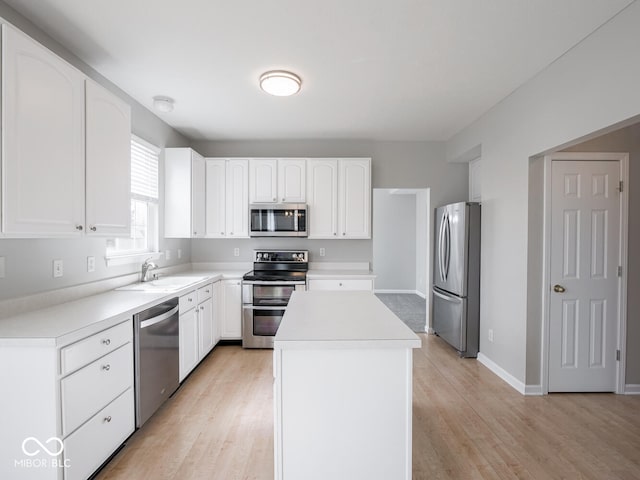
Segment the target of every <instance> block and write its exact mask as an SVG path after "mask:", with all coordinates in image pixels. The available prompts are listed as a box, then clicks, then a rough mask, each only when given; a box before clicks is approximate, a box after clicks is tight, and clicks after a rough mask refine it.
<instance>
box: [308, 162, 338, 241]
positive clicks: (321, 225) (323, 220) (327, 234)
mask: <svg viewBox="0 0 640 480" xmlns="http://www.w3.org/2000/svg"><path fill="white" fill-rule="evenodd" d="M307 203H308V205H309V238H337V235H338V160H336V159H333V158H314V159H310V160H309V161H308V163H307Z"/></svg>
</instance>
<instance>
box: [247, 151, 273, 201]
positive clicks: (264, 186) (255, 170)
mask: <svg viewBox="0 0 640 480" xmlns="http://www.w3.org/2000/svg"><path fill="white" fill-rule="evenodd" d="M277 171H278V161H277V160H276V159H275V158H252V159H251V160H249V201H250V202H251V203H275V202H277V201H278V198H277V195H278V191H277V181H278V173H277Z"/></svg>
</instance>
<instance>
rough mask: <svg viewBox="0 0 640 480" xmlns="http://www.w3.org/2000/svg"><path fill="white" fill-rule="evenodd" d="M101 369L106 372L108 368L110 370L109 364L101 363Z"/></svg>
mask: <svg viewBox="0 0 640 480" xmlns="http://www.w3.org/2000/svg"><path fill="white" fill-rule="evenodd" d="M102 369H103V370H104V371H105V372H108V371H109V370H111V365H109V364H108V363H107V364H106V365H103V366H102Z"/></svg>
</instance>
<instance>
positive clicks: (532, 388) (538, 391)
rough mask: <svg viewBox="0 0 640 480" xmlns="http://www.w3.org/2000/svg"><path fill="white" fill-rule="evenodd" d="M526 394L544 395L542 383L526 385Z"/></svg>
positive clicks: (532, 395) (531, 395)
mask: <svg viewBox="0 0 640 480" xmlns="http://www.w3.org/2000/svg"><path fill="white" fill-rule="evenodd" d="M524 394H525V395H527V396H529V397H535V396H540V395H542V394H543V393H542V385H525V386H524Z"/></svg>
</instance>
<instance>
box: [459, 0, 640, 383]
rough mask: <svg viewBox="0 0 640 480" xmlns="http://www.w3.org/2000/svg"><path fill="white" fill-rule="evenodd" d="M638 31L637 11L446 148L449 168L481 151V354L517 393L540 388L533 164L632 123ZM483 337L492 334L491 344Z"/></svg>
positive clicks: (638, 110) (637, 105)
mask: <svg viewBox="0 0 640 480" xmlns="http://www.w3.org/2000/svg"><path fill="white" fill-rule="evenodd" d="M638 24H640V2H634V3H632V4H631V5H629V7H627V8H626V9H625V10H623V11H622V12H621V13H620V14H619V15H617V16H616V17H614V18H613V19H612V20H610V21H609V22H608V23H606V24H605V25H603V26H602V27H600V28H598V29H597V30H596V31H594V32H593V33H592V34H591V35H590V36H588V37H587V38H586V39H585V40H583V41H582V42H581V43H579V44H578V45H576V46H575V47H573V48H572V49H571V50H570V51H569V52H567V53H566V54H565V55H563V56H562V57H560V58H559V59H557V60H556V61H555V62H553V63H552V64H551V65H549V66H548V67H547V68H546V69H545V70H544V71H542V72H540V73H539V74H537V75H536V76H535V77H534V78H532V79H531V80H530V81H528V82H527V83H526V84H524V85H522V86H521V87H520V88H518V89H517V90H516V91H514V92H513V93H512V94H511V95H510V96H509V97H507V98H505V99H503V100H502V101H501V102H500V103H499V104H497V105H496V106H495V107H493V108H492V109H491V110H490V111H489V112H487V113H486V114H484V115H483V116H482V117H481V118H479V119H478V120H477V121H476V122H474V123H473V124H472V125H470V126H469V127H467V128H465V129H464V130H463V131H462V132H459V133H458V134H456V135H455V136H454V137H453V138H452V139H450V140H449V141H448V142H447V157H448V158H449V159H451V160H457V159H460V158H468V157H467V155H469V153H470V152H474V150H477V149H478V146H481V152H482V171H481V172H480V175H481V180H482V181H481V184H482V255H481V257H482V258H481V261H482V272H481V320H480V330H481V331H480V351H481V352H482V354H483V355H484V356H485V357H487V358H488V359H489V360H491V361H493V362H494V363H495V364H497V365H498V366H499V367H501V368H502V369H504V370H505V371H506V372H507V373H508V374H509V375H511V378H512V379H513V380H514V381H515V382H514V383H515V384H516V385H517V384H518V383H519V384H521V385H522V386H523V388H524V385H530V386H531V387H532V388H535V387H539V383H538V382H539V378H540V375H539V371H540V355H541V353H540V351H539V350H540V348H539V347H535V348H534V346H535V342H538V344H539V339H538V340H536V337H538V338H539V333H537V332H535V331H534V330H535V328H534V326H533V325H529V322H537V323H538V325H539V322H540V319H539V318H528V316H529V314H530V313H531V312H530V310H529V309H530V307H531V306H532V305H533V303H532V302H533V301H535V298H536V297H537V298H539V296H540V291H541V289H542V284H541V282H539V279H537V278H536V276H535V275H533V276H532V277H531V278H530V277H529V275H528V273H529V268H530V265H531V264H532V262H533V263H535V264H536V265H537V264H539V262H541V261H542V257H540V256H539V255H538V254H536V253H535V251H534V249H535V248H537V247H535V246H533V247H532V251H531V252H529V239H530V236H531V235H532V234H535V231H534V232H532V231H531V228H532V227H531V226H530V224H529V219H528V216H529V214H530V205H529V202H530V200H532V199H533V201H534V202H535V201H537V200H535V199H536V198H537V196H538V195H541V193H542V190H539V191H536V192H531V193H530V192H529V188H530V184H529V180H530V179H529V176H530V175H531V171H530V163H529V162H530V158H532V157H536V156H539V155H540V154H544V153H545V152H550V151H557V150H560V149H562V148H565V147H567V146H568V145H573V144H575V143H577V141H578V140H579V139H580V140H586V139H587V138H593V137H594V136H596V135H601V134H602V133H604V132H603V131H605V130H606V131H608V132H610V131H611V130H612V126H616V125H618V126H619V125H620V124H621V123H624V124H625V126H627V125H629V124H630V123H626V122H630V121H632V120H633V119H636V121H637V116H638V115H639V114H640V95H638V78H640V62H638V53H637V45H638V44H639V43H640V29H638ZM632 188H633V185H631V186H630V189H632ZM531 208H534V206H532V207H531ZM504 285H508V286H509V294H508V295H505V294H504V288H503V286H504ZM532 291H535V292H536V295H534V296H532ZM630 291H631V290H630ZM529 300H530V301H529ZM488 329H493V331H494V341H493V342H489V341H488V339H487V330H488ZM529 335H531V336H532V340H531V345H532V348H529V339H528V338H527V337H528V336H529ZM635 341H636V343H637V340H635ZM535 350H537V351H535ZM632 355H633V354H632ZM634 358H636V357H634ZM631 363H632V362H630V361H627V365H629V364H631ZM636 363H637V362H636ZM631 368H632V369H633V368H634V367H631ZM632 371H634V370H632ZM628 380H631V377H629V379H628ZM635 381H636V382H637V379H635Z"/></svg>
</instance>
